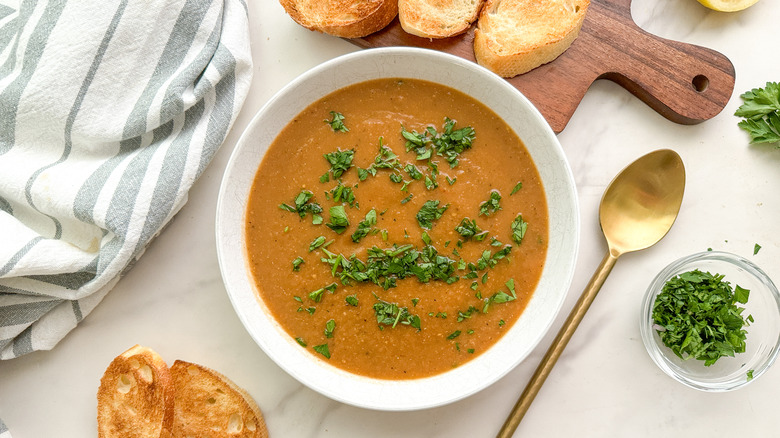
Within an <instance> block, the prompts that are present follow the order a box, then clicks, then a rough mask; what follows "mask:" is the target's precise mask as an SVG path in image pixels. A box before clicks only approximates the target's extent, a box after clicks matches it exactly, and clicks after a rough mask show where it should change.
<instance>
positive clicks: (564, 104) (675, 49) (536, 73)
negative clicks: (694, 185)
mask: <svg viewBox="0 0 780 438" xmlns="http://www.w3.org/2000/svg"><path fill="white" fill-rule="evenodd" d="M473 40H474V28H473V27H472V29H470V30H469V31H468V32H467V33H465V34H462V35H459V36H456V37H451V38H447V39H443V40H429V39H426V38H420V37H417V36H414V35H411V34H408V33H406V32H404V30H403V29H402V28H401V25H400V24H399V22H398V19H396V20H395V21H393V22H392V23H391V24H390V25H389V26H388V27H386V28H385V29H383V30H381V31H379V32H377V33H375V34H372V35H369V36H367V37H365V38H360V39H353V40H349V41H351V42H352V43H354V44H356V45H358V46H360V47H363V48H371V47H388V46H413V47H424V48H430V49H435V50H440V51H443V52H448V53H452V54H454V55H458V56H461V57H463V58H466V59H469V60H471V61H474V51H473V46H472V42H473ZM596 79H608V80H611V81H613V82H616V83H618V84H620V85H621V86H622V87H623V88H625V89H626V90H628V91H629V92H631V94H633V95H634V96H636V97H638V98H639V99H641V100H642V101H643V102H645V103H646V104H648V105H649V106H650V107H651V108H653V109H654V110H656V111H657V112H658V113H660V114H661V115H663V116H664V117H666V118H667V119H669V120H671V121H673V122H676V123H681V124H686V125H690V124H695V123H700V122H703V121H704V120H708V119H710V118H712V117H714V116H715V115H716V114H718V113H719V112H720V111H721V110H723V108H724V107H725V106H726V104H727V103H728V101H729V99H730V98H731V93H732V91H733V90H734V66H733V65H732V63H731V61H729V59H728V58H727V57H725V56H724V55H722V54H720V53H718V52H716V51H714V50H710V49H707V48H704V47H700V46H695V45H692V44H685V43H681V42H678V41H671V40H667V39H663V38H659V37H657V36H655V35H652V34H650V33H648V32H645V31H643V30H642V29H640V28H639V26H637V25H636V23H634V20H633V19H632V18H631V0H591V3H590V7H589V9H588V12H587V14H586V15H585V22H584V23H583V25H582V30H581V31H580V35H579V37H578V38H577V39H576V40H575V41H574V43H573V44H572V45H571V47H569V49H568V50H567V51H566V52H564V53H563V54H562V55H561V56H559V57H558V58H557V59H556V60H554V61H553V62H551V63H549V64H545V65H543V66H541V67H538V68H536V69H534V70H532V71H530V72H528V73H525V74H523V75H520V76H517V77H514V78H511V79H508V81H509V82H510V83H511V84H512V85H514V86H515V87H517V89H518V90H520V91H521V92H522V93H523V94H524V95H525V96H526V97H528V99H530V100H531V101H532V102H533V103H534V104H535V105H536V107H537V108H538V109H539V111H540V112H541V113H542V115H544V117H545V118H546V119H547V121H548V122H549V123H550V126H551V127H552V129H553V131H555V132H556V133H558V132H561V131H562V130H563V128H565V127H566V124H567V123H568V122H569V119H571V116H572V115H573V114H574V110H576V109H577V106H578V105H579V103H580V101H581V100H582V98H583V96H584V95H585V92H586V91H587V90H588V88H589V87H590V85H591V84H592V83H593V82H594V81H595V80H596Z"/></svg>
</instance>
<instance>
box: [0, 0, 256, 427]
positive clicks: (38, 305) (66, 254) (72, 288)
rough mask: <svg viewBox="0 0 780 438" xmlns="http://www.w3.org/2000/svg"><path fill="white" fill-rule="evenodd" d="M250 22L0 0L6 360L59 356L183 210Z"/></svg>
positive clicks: (245, 79) (241, 61)
mask: <svg viewBox="0 0 780 438" xmlns="http://www.w3.org/2000/svg"><path fill="white" fill-rule="evenodd" d="M247 19H248V11H247V4H246V2H245V0H48V1H46V0H18V1H13V0H12V1H11V2H10V3H9V2H8V1H7V0H0V358H2V359H10V358H14V357H18V356H20V355H23V354H26V353H30V352H32V351H36V350H47V349H51V348H52V347H54V345H55V344H56V343H57V342H59V341H60V340H61V339H62V338H63V336H65V335H66V334H67V333H68V332H69V331H70V330H72V329H73V328H74V327H75V326H76V325H77V324H78V323H79V322H80V321H81V320H82V319H83V318H84V317H86V315H87V314H88V313H89V312H90V311H92V310H93V309H94V307H95V306H96V305H97V304H98V303H99V302H100V300H101V299H102V298H103V297H104V296H105V295H106V294H107V293H108V292H109V290H111V288H112V287H113V286H114V285H115V284H116V282H117V281H118V279H119V278H120V277H121V274H122V273H123V272H124V271H125V270H126V269H128V267H129V266H131V265H132V263H133V262H134V261H135V260H136V259H137V258H138V257H139V256H140V255H141V253H142V252H143V250H144V248H145V247H146V245H147V244H148V243H149V241H150V240H151V239H152V238H153V237H154V236H155V235H157V233H158V232H159V231H160V230H161V229H162V227H163V226H164V225H165V224H166V223H167V222H168V221H169V220H170V219H171V218H172V217H173V216H174V215H175V214H176V212H177V211H178V210H179V209H180V208H181V206H182V205H183V204H184V203H185V202H186V200H187V192H188V190H189V189H190V187H191V186H192V184H193V183H194V182H195V180H197V178H198V176H199V175H200V174H201V173H202V172H203V170H204V168H205V167H206V166H207V165H208V164H209V162H210V161H211V159H212V157H213V156H214V154H215V152H216V151H217V149H218V148H219V146H220V145H221V143H222V142H223V141H224V139H225V136H226V135H227V133H228V131H229V129H230V127H231V125H232V123H233V122H234V120H235V118H236V115H237V113H238V111H239V109H240V108H241V106H242V105H243V102H244V99H245V97H246V95H247V93H248V90H249V84H250V82H251V76H252V60H251V53H250V49H249V25H248V22H247ZM0 424H1V423H0ZM2 429H3V426H0V433H2Z"/></svg>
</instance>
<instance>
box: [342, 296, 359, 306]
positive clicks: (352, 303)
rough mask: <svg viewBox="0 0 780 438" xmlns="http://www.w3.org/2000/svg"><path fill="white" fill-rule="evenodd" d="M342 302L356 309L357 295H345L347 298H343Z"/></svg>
mask: <svg viewBox="0 0 780 438" xmlns="http://www.w3.org/2000/svg"><path fill="white" fill-rule="evenodd" d="M344 300H345V301H346V302H347V304H349V305H350V306H352V307H357V305H358V298H357V295H347V297H346V298H344Z"/></svg>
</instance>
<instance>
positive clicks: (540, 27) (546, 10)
mask: <svg viewBox="0 0 780 438" xmlns="http://www.w3.org/2000/svg"><path fill="white" fill-rule="evenodd" d="M589 4H590V0H487V2H486V3H485V6H484V7H483V8H482V12H481V13H480V15H479V21H478V22H477V29H476V30H475V32H474V55H475V56H476V58H477V62H478V63H479V64H480V65H482V66H485V67H487V68H488V69H490V70H492V71H493V72H495V73H496V74H498V75H500V76H502V77H505V78H509V77H513V76H517V75H519V74H522V73H526V72H528V71H530V70H533V69H534V68H536V67H538V66H540V65H542V64H546V63H548V62H550V61H552V60H554V59H555V58H557V57H558V56H559V55H560V54H562V53H563V52H565V51H566V49H568V48H569V46H571V44H572V43H573V42H574V40H575V39H576V38H577V35H579V32H580V28H581V27H582V22H583V21H584V20H585V13H586V11H587V9H588V5H589Z"/></svg>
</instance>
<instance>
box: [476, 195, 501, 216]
mask: <svg viewBox="0 0 780 438" xmlns="http://www.w3.org/2000/svg"><path fill="white" fill-rule="evenodd" d="M498 210H501V194H500V193H498V190H491V191H490V198H488V200H487V201H485V202H483V203H481V204H479V214H480V215H482V216H490V215H491V214H493V213H495V212H497V211H498Z"/></svg>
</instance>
